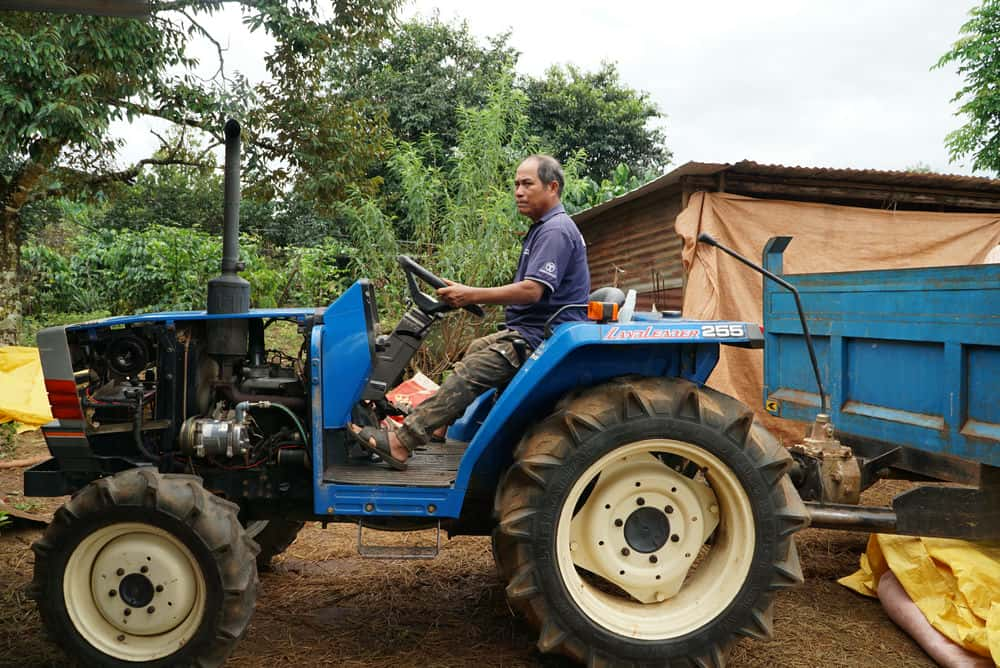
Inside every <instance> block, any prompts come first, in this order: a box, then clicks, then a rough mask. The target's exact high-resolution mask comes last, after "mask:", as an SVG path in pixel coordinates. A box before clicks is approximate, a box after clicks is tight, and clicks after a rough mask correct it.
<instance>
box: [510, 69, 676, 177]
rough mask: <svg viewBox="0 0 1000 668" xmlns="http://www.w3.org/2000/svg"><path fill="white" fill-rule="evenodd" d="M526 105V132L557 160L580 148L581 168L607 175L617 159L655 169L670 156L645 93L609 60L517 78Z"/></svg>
mask: <svg viewBox="0 0 1000 668" xmlns="http://www.w3.org/2000/svg"><path fill="white" fill-rule="evenodd" d="M522 88H523V90H524V92H525V93H526V94H527V97H528V100H529V105H528V109H527V114H528V117H529V118H530V119H531V132H532V133H534V134H537V135H538V136H539V137H541V139H542V143H543V144H544V145H546V146H549V147H551V148H552V150H553V151H554V153H553V155H555V156H556V157H557V158H559V159H560V160H564V161H565V160H568V159H569V157H570V156H572V155H573V154H574V153H575V152H576V151H577V149H580V148H583V149H584V150H585V151H586V158H585V164H586V172H587V173H588V174H590V175H592V176H593V177H594V178H595V179H602V180H603V179H606V178H613V177H612V173H613V172H614V170H615V168H616V167H617V166H618V165H619V164H622V163H624V164H626V165H628V166H629V167H630V168H631V169H634V170H640V171H647V170H660V169H662V168H663V167H664V166H666V164H667V163H669V161H670V151H669V150H667V148H666V146H665V145H664V135H663V131H662V130H661V129H659V128H657V127H655V126H651V122H653V121H655V120H657V119H659V118H661V117H662V114H661V112H660V110H659V108H658V107H657V105H656V104H655V103H654V102H653V101H652V100H650V98H649V94H648V93H645V92H641V91H636V90H634V89H632V88H628V87H627V86H626V85H624V84H623V83H622V81H621V79H620V76H619V74H618V68H617V67H616V66H615V65H614V63H604V64H603V65H602V66H601V68H600V69H599V70H597V71H596V72H584V71H582V70H580V69H579V68H577V67H575V66H573V65H567V66H566V67H565V68H563V67H559V66H554V67H552V68H550V69H549V70H548V72H546V74H545V77H544V78H541V79H536V78H532V77H528V78H526V79H525V80H524V82H523V84H522Z"/></svg>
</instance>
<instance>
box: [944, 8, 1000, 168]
mask: <svg viewBox="0 0 1000 668" xmlns="http://www.w3.org/2000/svg"><path fill="white" fill-rule="evenodd" d="M970 15H971V17H972V18H971V19H970V20H969V21H968V22H967V23H965V25H963V26H962V29H961V32H962V35H963V36H962V37H961V38H960V39H959V40H958V41H957V42H955V44H954V45H953V46H952V49H951V51H949V52H948V53H946V54H944V56H942V57H941V59H940V60H939V61H938V62H937V65H936V66H935V67H944V66H945V65H948V64H950V63H955V64H956V65H957V69H958V73H959V74H960V75H961V76H962V77H963V78H964V79H965V85H964V86H962V88H961V89H960V90H959V91H958V92H957V93H956V94H955V97H954V98H952V102H961V106H960V107H959V113H960V114H962V115H964V116H965V117H966V119H967V122H966V124H965V125H963V126H962V127H961V128H959V129H958V130H955V131H954V132H952V133H950V134H949V135H948V136H947V138H946V140H945V143H946V145H947V146H948V149H949V151H950V152H951V159H952V160H958V159H959V158H962V157H965V156H967V155H971V156H972V168H973V169H974V170H985V171H991V172H994V173H997V174H1000V0H984V2H983V4H982V5H981V6H979V7H976V8H974V9H972V11H971V12H970Z"/></svg>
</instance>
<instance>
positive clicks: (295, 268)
mask: <svg viewBox="0 0 1000 668" xmlns="http://www.w3.org/2000/svg"><path fill="white" fill-rule="evenodd" d="M240 249H241V254H242V259H243V260H244V262H245V263H246V271H245V272H244V273H243V275H244V277H245V278H246V279H247V280H248V281H250V282H251V284H252V285H253V290H252V292H251V298H252V300H253V305H254V306H260V307H274V306H288V305H297V306H301V305H317V306H318V305H322V304H326V303H329V302H330V301H332V300H333V298H335V297H336V295H337V294H339V293H340V292H342V291H343V289H344V287H346V282H347V280H348V277H347V275H346V274H347V270H346V267H345V264H346V260H345V258H346V257H347V256H348V255H349V254H350V250H349V248H347V247H346V246H345V245H344V244H343V243H341V242H338V241H335V240H332V239H328V240H326V241H321V242H320V245H318V246H316V247H311V248H264V247H262V246H261V244H260V241H259V239H258V238H256V237H254V236H251V235H243V236H242V237H241V240H240ZM221 256H222V241H221V239H219V238H218V237H217V236H216V235H210V234H207V233H205V232H201V231H198V230H191V229H182V228H176V227H165V226H161V225H152V226H150V227H148V228H147V229H145V230H141V231H136V230H109V229H97V230H94V231H82V232H81V233H79V234H78V235H76V236H74V237H72V238H70V239H68V240H66V242H65V246H64V247H62V248H59V249H56V248H52V247H49V246H46V245H42V244H38V243H34V242H31V243H28V244H25V245H24V247H23V248H22V258H23V260H22V261H23V264H24V265H25V267H30V268H31V269H29V270H28V280H29V283H30V285H32V292H31V293H30V294H29V297H30V299H29V304H30V308H29V309H28V312H29V314H30V315H31V316H32V318H31V322H30V323H29V324H28V326H27V328H26V329H25V331H24V334H25V335H28V336H30V335H32V334H33V332H32V331H31V328H32V327H33V328H35V329H36V330H37V327H38V325H39V324H42V323H44V325H45V326H48V325H52V324H57V323H58V321H60V320H66V321H69V322H72V321H73V320H72V319H70V318H71V317H76V316H60V315H58V314H67V313H74V314H80V313H87V314H95V313H96V314H102V315H106V314H107V312H108V311H110V312H111V313H116V314H125V313H133V312H143V311H166V310H188V309H202V308H204V305H205V297H206V285H207V283H208V280H209V279H210V278H213V277H214V276H216V275H218V273H219V258H220V257H221ZM52 314H57V315H56V317H55V318H53V317H52ZM79 319H80V318H78V320H79ZM82 319H91V318H89V317H84V318H82Z"/></svg>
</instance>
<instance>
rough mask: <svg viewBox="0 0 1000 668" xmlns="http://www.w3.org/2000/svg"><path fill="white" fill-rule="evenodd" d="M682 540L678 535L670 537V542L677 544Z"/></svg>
mask: <svg viewBox="0 0 1000 668" xmlns="http://www.w3.org/2000/svg"><path fill="white" fill-rule="evenodd" d="M680 539H681V537H680V536H678V535H677V534H674V535H673V536H671V537H670V540H671V541H673V542H674V543H676V542H677V541H679V540H680Z"/></svg>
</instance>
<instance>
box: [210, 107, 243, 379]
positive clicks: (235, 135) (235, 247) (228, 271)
mask: <svg viewBox="0 0 1000 668" xmlns="http://www.w3.org/2000/svg"><path fill="white" fill-rule="evenodd" d="M225 136H226V171H225V174H226V176H225V184H226V185H225V197H226V199H225V208H224V209H223V232H222V235H223V236H222V275H220V276H218V277H216V278H213V279H212V280H210V281H209V282H208V313H209V314H213V315H215V314H217V315H223V314H226V315H228V314H233V315H235V314H240V313H247V312H249V310H250V283H248V282H247V281H246V280H245V279H243V278H241V277H240V276H239V272H240V271H242V270H243V263H242V262H240V259H239V257H240V124H239V123H237V122H236V121H235V120H233V119H229V120H228V121H227V122H226V128H225ZM207 352H208V353H209V354H210V355H212V356H214V357H216V358H217V359H218V361H219V363H220V364H221V366H222V377H223V379H226V378H228V377H229V376H230V375H231V371H232V365H233V362H235V361H237V360H239V359H241V358H243V357H244V356H246V354H247V320H246V319H245V318H226V319H220V320H210V321H209V322H208V351H207Z"/></svg>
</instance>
